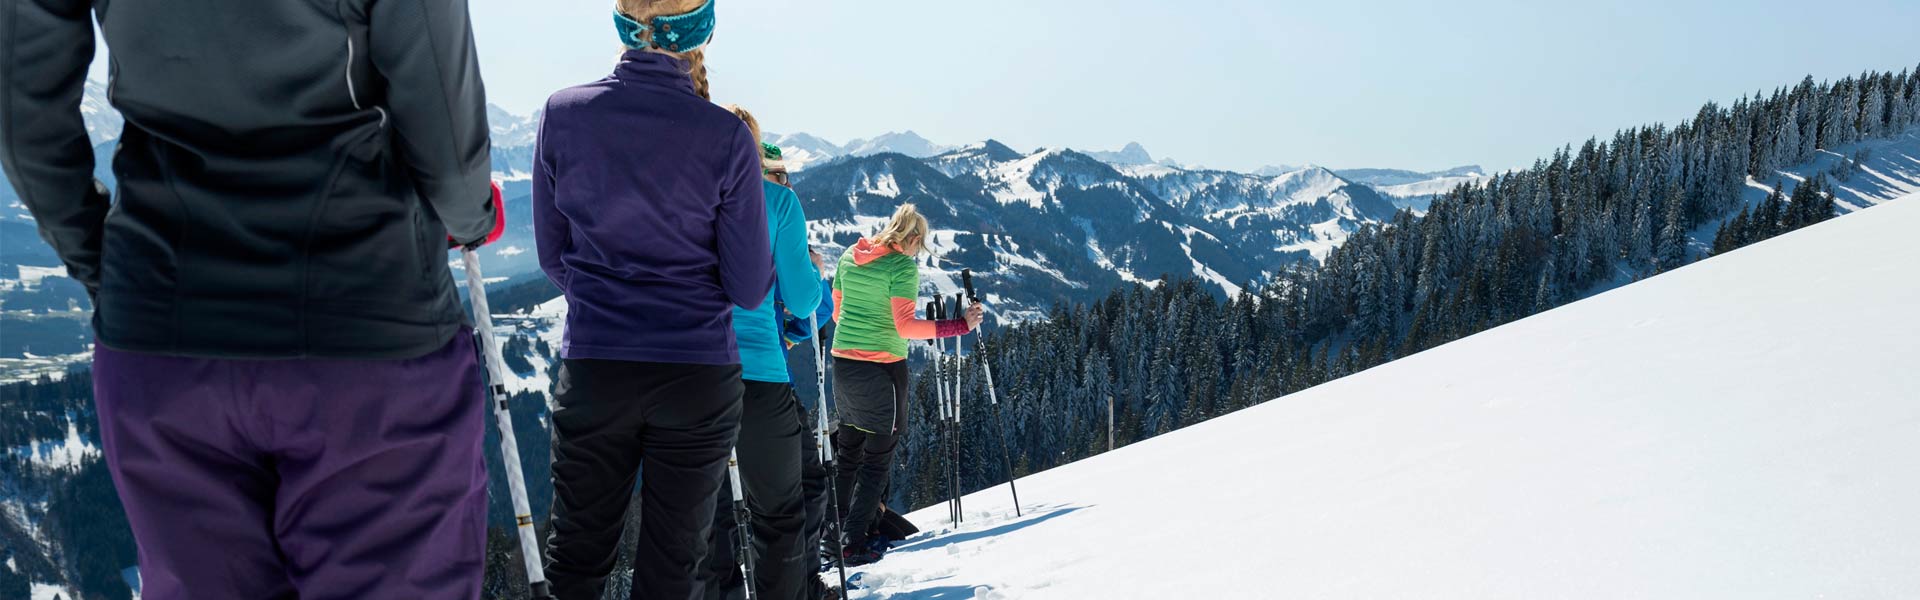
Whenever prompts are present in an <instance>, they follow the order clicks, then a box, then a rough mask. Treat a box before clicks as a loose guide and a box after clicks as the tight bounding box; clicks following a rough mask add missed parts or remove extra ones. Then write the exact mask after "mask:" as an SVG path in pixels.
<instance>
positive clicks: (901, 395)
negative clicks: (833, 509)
mask: <svg viewBox="0 0 1920 600" xmlns="http://www.w3.org/2000/svg"><path fill="white" fill-rule="evenodd" d="M907 375H908V373H907V363H906V362H905V361H901V362H891V363H876V362H868V361H862V360H852V359H846V358H836V359H834V361H833V383H834V401H835V402H838V403H839V405H840V406H860V407H866V409H867V410H868V411H872V410H873V409H874V408H878V407H880V406H884V405H889V404H890V405H891V407H890V408H891V412H892V414H893V423H894V427H893V430H892V431H884V432H882V431H869V430H865V429H861V428H859V427H855V426H853V425H850V424H847V423H844V422H843V423H841V425H840V428H839V429H838V430H837V431H835V432H834V434H833V445H834V455H835V456H836V457H837V460H838V465H839V470H838V471H836V472H835V473H834V475H835V481H834V485H835V486H836V490H835V491H837V492H839V497H838V498H835V502H837V503H838V504H839V506H840V508H841V511H840V514H841V515H843V520H844V523H842V524H841V525H842V526H841V529H840V530H841V532H842V534H841V536H842V541H844V542H845V543H846V544H847V545H848V546H850V547H856V548H857V547H859V546H861V545H864V544H866V543H867V530H868V529H871V528H872V526H873V519H874V517H875V515H876V514H878V512H879V510H880V503H881V501H882V500H884V498H882V496H884V495H885V493H886V490H887V483H888V479H889V478H891V476H892V475H893V450H894V447H895V446H897V445H898V444H899V441H900V436H901V434H904V433H906V428H907V423H906V420H907V418H906V417H907V399H908V398H907V396H908V394H909V393H910V391H911V389H912V388H911V387H909V386H908V383H907Z"/></svg>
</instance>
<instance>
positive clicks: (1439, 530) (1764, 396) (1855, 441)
mask: <svg viewBox="0 0 1920 600" xmlns="http://www.w3.org/2000/svg"><path fill="white" fill-rule="evenodd" d="M1916 229H1920V196H1909V197H1906V198H1904V199H1901V200H1896V201H1893V202H1890V203H1887V204H1886V205H1883V206H1879V207H1875V208H1871V209H1867V210H1864V211H1861V212H1859V213H1857V214H1854V215H1850V216H1846V217H1842V218H1838V219H1835V220H1832V221H1829V222H1827V223H1824V224H1820V225H1817V226H1813V227H1810V228H1807V229H1805V230H1802V231H1799V232H1795V233H1792V234H1788V235H1785V236H1782V237H1780V238H1776V239H1773V240H1770V241H1767V242H1764V243H1760V244H1757V245H1754V246H1751V247H1748V248H1746V249H1743V250H1739V251H1736V252H1733V253H1730V254H1728V255H1725V256H1722V257H1718V258H1714V259H1711V260H1707V261H1704V262H1700V263H1696V264H1694V265H1692V266H1688V267H1685V268H1683V269H1679V270H1676V271H1674V272H1671V273H1668V274H1665V275H1661V276H1659V277H1655V278H1652V279H1649V280H1646V281H1643V282H1641V283H1637V284H1633V285H1629V286H1626V287H1623V288H1621V289H1618V290H1616V291H1613V292H1609V293H1606V294H1603V295H1600V296H1598V297H1595V298H1592V299H1588V300H1585V301H1581V302H1577V303H1574V304H1571V305H1568V306H1565V307H1562V308H1560V309H1557V310H1553V311H1550V312H1547V313H1543V314H1540V315H1537V316H1535V317H1532V318H1528V319H1525V320H1522V321H1518V322H1515V323H1513V324H1510V325H1508V326H1505V327H1501V328H1498V329H1494V330H1491V331H1488V332H1485V333H1482V334H1480V335H1476V336H1473V337H1470V338H1467V339H1464V340H1461V341H1458V342H1455V343H1452V344H1448V345H1446V346H1443V347H1440V348H1438V349H1435V350H1433V351H1430V352H1426V353H1423V354H1419V355H1416V356H1412V357H1409V358H1406V359H1402V360H1400V361H1397V362H1393V363H1390V364H1387V365H1385V366H1382V367H1379V368H1375V369H1372V370H1369V371H1366V372H1364V373H1360V374H1358V375H1355V376H1352V377H1348V378H1345V379H1341V380H1338V381H1335V382H1332V383H1329V384H1326V385H1323V386H1320V387H1318V388H1314V389H1311V390H1308V391H1305V392H1302V393H1299V394H1295V395H1293V396H1289V397H1286V398H1283V399H1280V400H1276V401H1273V402H1269V403H1266V404H1263V405H1260V406H1257V407H1254V408H1251V409H1248V410H1245V411H1242V412H1239V413H1236V414H1233V415H1230V416H1227V417H1223V418H1220V419H1216V420H1213V421H1210V422H1207V423H1202V424H1198V425H1195V426H1193V427H1189V428H1186V429H1184V430H1181V431H1178V432H1174V433H1171V434H1168V435H1165V436H1161V437H1159V438H1155V439H1152V440H1148V441H1144V442H1141V443H1138V444H1135V445H1133V446H1129V447H1126V448H1122V449H1120V450H1119V451H1117V452H1112V453H1108V454H1105V455H1101V456H1098V457H1095V458H1092V459H1088V460H1085V461H1082V462H1079V463H1075V464H1072V465H1069V466H1065V467H1061V468H1058V469H1055V470H1052V471H1048V472H1044V473H1040V474H1037V475H1033V476H1030V477H1027V478H1025V479H1022V480H1021V481H1020V492H1021V498H1022V499H1024V500H1026V502H1027V503H1028V504H1027V507H1026V508H1027V515H1026V516H1025V517H1024V518H1018V519H1016V518H1013V517H1012V514H1011V513H1012V510H1011V505H1010V502H1009V499H1008V494H1007V490H1006V487H1005V486H1000V487H996V488H992V489H989V490H985V491H982V492H979V493H976V494H973V495H971V496H969V497H968V498H967V500H966V506H967V508H968V510H969V517H968V520H967V521H966V522H965V523H964V524H963V525H962V527H961V528H959V529H958V530H953V529H951V528H950V524H949V523H947V522H946V513H945V512H944V511H945V510H946V507H945V506H934V507H931V508H928V509H925V510H922V511H919V512H917V513H915V514H913V515H911V518H912V519H913V520H914V521H915V522H916V523H920V524H921V525H922V526H923V527H924V528H926V529H929V530H937V531H933V532H932V533H930V534H927V535H924V536H922V537H919V538H916V539H914V540H910V541H909V542H908V543H906V544H905V545H903V546H901V547H899V548H897V549H895V550H894V551H893V553H891V554H889V555H888V557H887V559H886V560H885V561H883V562H881V563H879V564H876V565H872V566H870V567H867V568H863V569H860V570H859V575H858V576H859V579H860V582H861V583H860V584H858V585H857V586H856V587H861V588H862V589H860V590H856V592H855V594H854V596H853V597H855V598H969V597H971V598H1021V599H1029V598H1412V597H1418V598H1543V597H1553V598H1567V597H1576V598H1623V597H1635V598H1641V597H1646V598H1810V597H1836V598H1899V597H1907V598H1911V597H1920V568H1916V565H1920V511H1916V510H1915V509H1914V507H1916V506H1920V267H1916V265H1920V244H1917V243H1915V242H1914V241H1913V238H1912V237H1910V236H1911V234H1912V232H1913V231H1915V230H1916Z"/></svg>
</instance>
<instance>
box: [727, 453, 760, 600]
mask: <svg viewBox="0 0 1920 600" xmlns="http://www.w3.org/2000/svg"><path fill="white" fill-rule="evenodd" d="M727 479H730V480H732V482H733V528H734V530H735V535H734V536H733V542H734V545H735V546H736V547H738V548H740V574H741V575H742V576H744V577H746V581H747V585H746V588H747V599H748V600H752V599H753V598H755V597H758V594H755V593H754V591H753V529H751V527H752V526H753V520H752V518H751V517H750V516H749V515H748V514H747V493H746V491H744V490H742V489H741V488H740V449H739V448H734V449H733V450H732V451H730V453H729V454H727Z"/></svg>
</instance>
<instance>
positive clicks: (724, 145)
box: [533, 0, 774, 600]
mask: <svg viewBox="0 0 1920 600" xmlns="http://www.w3.org/2000/svg"><path fill="white" fill-rule="evenodd" d="M615 7H616V12H615V13H614V15H613V17H614V19H613V20H614V26H615V27H614V30H615V31H614V32H615V33H617V34H619V36H620V39H621V42H622V43H623V44H625V45H626V46H627V48H628V50H627V52H626V53H624V54H623V55H621V57H620V63H619V66H618V67H616V68H615V70H614V72H613V74H612V75H611V76H609V77H607V78H605V79H602V80H600V81H597V82H593V83H589V84H585V85H580V86H575V87H571V88H567V89H564V90H561V91H559V92H557V93H555V94H554V95H553V96H552V97H551V98H550V99H548V101H547V106H546V111H545V115H546V116H545V118H543V119H542V120H541V125H540V134H539V141H538V143H537V147H536V148H535V156H534V166H533V220H534V236H535V242H536V245H537V247H538V249H539V253H540V267H541V269H542V270H543V271H545V272H546V275H547V277H548V278H549V279H550V280H552V281H553V283H554V284H555V285H556V286H558V287H559V288H560V290H561V292H562V293H564V294H565V295H566V299H567V323H566V329H565V335H564V338H563V342H562V344H561V350H560V352H561V359H562V360H561V366H560V372H559V376H558V377H557V378H556V381H555V382H554V404H555V408H554V411H553V415H552V423H553V488H554V499H553V511H552V518H551V522H550V525H551V527H550V533H549V534H548V538H547V556H546V561H547V562H546V567H547V570H546V574H547V577H548V579H549V581H550V582H551V583H552V591H553V594H554V596H555V597H556V598H559V599H561V600H574V599H579V600H598V599H599V598H600V597H601V594H602V592H603V590H604V588H605V587H606V579H607V577H608V576H609V575H610V574H611V573H612V571H613V566H614V562H615V557H616V556H617V554H618V552H617V550H618V545H619V542H620V536H621V530H622V529H623V526H624V525H625V523H626V513H627V506H628V500H629V498H630V497H631V494H632V493H633V490H634V487H635V484H636V483H638V482H639V481H640V478H641V477H642V476H644V478H645V479H644V485H641V486H640V513H641V515H640V526H639V532H638V536H637V537H638V538H639V541H638V546H637V547H636V548H635V551H634V555H633V556H634V561H633V564H634V572H633V597H635V598H675V599H687V598H697V597H699V595H700V591H701V588H702V587H703V586H704V582H703V581H702V580H703V579H704V577H702V576H701V573H700V567H701V562H702V561H703V560H704V559H705V557H706V555H707V553H708V550H709V546H708V543H707V540H708V535H709V534H710V533H711V532H710V529H711V526H712V521H713V510H714V503H715V501H716V498H717V497H718V495H719V492H720V488H721V484H722V482H723V481H724V479H725V477H726V469H727V457H728V454H729V453H730V451H731V448H732V446H733V444H734V441H735V436H736V435H737V433H738V430H739V423H740V416H741V398H742V396H743V394H745V391H746V390H745V388H744V386H743V385H742V383H741V373H742V368H741V353H740V351H739V349H738V348H737V346H736V345H735V339H734V332H733V319H734V307H735V306H738V307H742V308H747V309H753V308H758V307H760V305H762V304H764V303H765V302H766V298H767V292H768V291H769V290H771V289H772V288H773V271H774V266H773V255H772V251H771V249H770V245H769V243H768V241H769V240H768V236H767V207H766V200H765V189H764V187H763V185H762V183H761V170H760V143H759V140H756V139H754V137H753V134H752V132H750V131H749V130H748V129H747V126H746V124H745V123H742V122H740V119H739V118H737V117H735V116H734V115H733V114H732V113H730V112H727V110H726V109H724V108H721V107H719V106H716V105H714V104H713V103H712V102H711V101H709V100H708V99H707V93H706V90H707V84H706V70H705V68H704V64H705V57H704V54H703V52H704V51H703V50H702V48H703V47H704V46H705V45H706V43H707V41H708V40H709V39H710V38H711V35H712V33H713V26H714V13H713V7H714V5H713V0H706V1H705V2H702V1H701V0H619V1H618V2H616V3H615Z"/></svg>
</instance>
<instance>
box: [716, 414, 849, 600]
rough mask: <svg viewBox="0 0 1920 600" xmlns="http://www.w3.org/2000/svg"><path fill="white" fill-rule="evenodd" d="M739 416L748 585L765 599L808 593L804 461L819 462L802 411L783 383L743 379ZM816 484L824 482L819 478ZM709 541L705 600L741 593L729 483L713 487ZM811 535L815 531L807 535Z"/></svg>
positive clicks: (811, 553)
mask: <svg viewBox="0 0 1920 600" xmlns="http://www.w3.org/2000/svg"><path fill="white" fill-rule="evenodd" d="M746 390H747V393H746V399H745V401H744V402H742V412H741V415H740V440H739V442H738V443H737V444H736V446H735V447H736V448H738V449H739V452H740V485H741V487H742V488H744V490H745V492H746V497H747V510H748V512H749V513H750V514H751V518H750V519H749V523H750V528H751V529H752V536H751V539H752V540H753V547H752V550H751V551H752V553H753V557H754V563H753V565H754V579H755V580H756V581H755V583H754V589H755V590H757V591H758V592H759V594H758V595H757V597H758V598H763V599H765V600H803V599H807V598H809V596H808V592H809V591H810V589H809V584H810V583H811V581H812V580H813V573H814V567H815V565H817V564H818V563H816V562H814V561H815V560H816V552H817V550H816V548H818V545H817V544H816V545H813V546H809V545H808V543H807V542H808V539H809V537H808V534H809V531H808V529H807V523H808V517H809V513H810V512H817V511H814V510H810V509H809V507H808V506H807V500H808V496H807V494H806V489H805V488H806V486H805V484H804V483H803V479H804V477H805V472H806V469H807V467H808V465H812V466H813V468H815V469H818V468H819V457H818V455H816V454H813V452H814V450H813V446H814V444H813V436H812V435H811V433H812V432H811V431H810V427H809V426H810V425H811V424H810V423H807V422H806V411H804V410H802V409H801V407H800V399H799V397H798V396H795V395H794V393H793V386H792V385H789V384H785V383H767V382H761V381H748V382H746ZM823 485H824V484H823ZM720 495H721V496H722V498H721V501H720V504H719V505H718V506H717V507H716V512H715V515H714V526H715V527H714V534H713V535H712V536H711V537H710V541H709V543H710V544H711V545H712V546H713V551H712V552H710V553H708V561H707V562H708V565H709V566H708V572H709V573H710V574H711V576H712V579H710V580H709V582H708V585H707V593H706V598H707V600H725V599H727V598H738V597H741V596H742V594H743V593H744V590H743V589H741V588H742V587H743V583H742V581H741V578H740V577H739V576H738V575H735V574H734V573H733V571H737V569H736V565H737V564H738V562H737V561H738V558H737V554H736V552H735V551H734V550H735V548H734V545H735V544H734V540H736V539H738V538H736V537H735V536H737V535H739V534H738V533H737V531H736V529H735V522H736V519H735V518H734V515H733V507H732V501H733V494H732V490H731V487H729V488H728V489H723V490H721V494H720ZM813 539H816V540H817V539H818V538H813Z"/></svg>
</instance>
